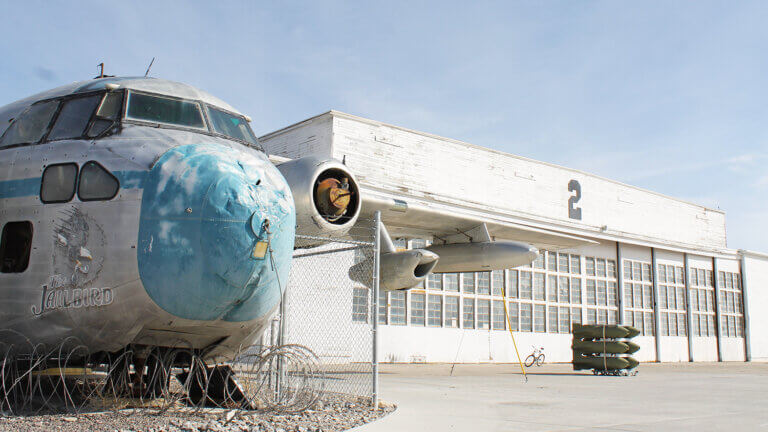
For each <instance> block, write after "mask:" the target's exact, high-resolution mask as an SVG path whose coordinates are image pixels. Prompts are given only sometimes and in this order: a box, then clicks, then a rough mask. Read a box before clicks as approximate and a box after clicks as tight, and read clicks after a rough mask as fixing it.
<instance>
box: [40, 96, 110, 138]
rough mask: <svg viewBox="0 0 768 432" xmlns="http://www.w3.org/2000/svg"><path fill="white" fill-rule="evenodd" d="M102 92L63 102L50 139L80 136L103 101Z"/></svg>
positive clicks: (49, 136) (49, 135)
mask: <svg viewBox="0 0 768 432" xmlns="http://www.w3.org/2000/svg"><path fill="white" fill-rule="evenodd" d="M101 97H102V94H96V95H92V96H86V97H81V98H76V99H69V100H67V101H64V102H63V105H62V107H61V111H59V116H58V117H56V123H55V124H54V125H53V129H51V133H49V134H48V139H49V140H59V139H67V138H80V137H81V136H83V134H84V133H85V127H86V126H88V122H89V121H91V116H92V115H93V111H94V110H95V109H96V106H97V105H98V104H99V102H100V101H101Z"/></svg>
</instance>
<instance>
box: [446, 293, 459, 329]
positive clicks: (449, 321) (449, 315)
mask: <svg viewBox="0 0 768 432" xmlns="http://www.w3.org/2000/svg"><path fill="white" fill-rule="evenodd" d="M458 326H459V298H458V297H456V296H446V297H445V327H458Z"/></svg>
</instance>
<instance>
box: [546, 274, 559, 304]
mask: <svg viewBox="0 0 768 432" xmlns="http://www.w3.org/2000/svg"><path fill="white" fill-rule="evenodd" d="M547 301H550V302H553V303H557V275H554V274H551V275H549V276H547Z"/></svg>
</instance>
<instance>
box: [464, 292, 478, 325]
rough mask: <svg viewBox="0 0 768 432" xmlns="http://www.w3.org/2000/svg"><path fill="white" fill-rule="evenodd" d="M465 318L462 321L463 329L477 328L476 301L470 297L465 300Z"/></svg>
mask: <svg viewBox="0 0 768 432" xmlns="http://www.w3.org/2000/svg"><path fill="white" fill-rule="evenodd" d="M463 306H464V314H463V315H464V316H463V320H462V327H463V328H465V329H473V328H475V299H473V298H470V297H465V298H464V304H463Z"/></svg>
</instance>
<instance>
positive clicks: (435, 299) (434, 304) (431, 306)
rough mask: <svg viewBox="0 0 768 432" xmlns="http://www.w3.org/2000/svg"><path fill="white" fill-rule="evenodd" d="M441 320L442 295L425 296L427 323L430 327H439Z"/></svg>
mask: <svg viewBox="0 0 768 432" xmlns="http://www.w3.org/2000/svg"><path fill="white" fill-rule="evenodd" d="M442 321H443V296H441V295H432V294H430V295H428V296H427V325H428V326H430V327H440V325H441V323H442Z"/></svg>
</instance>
